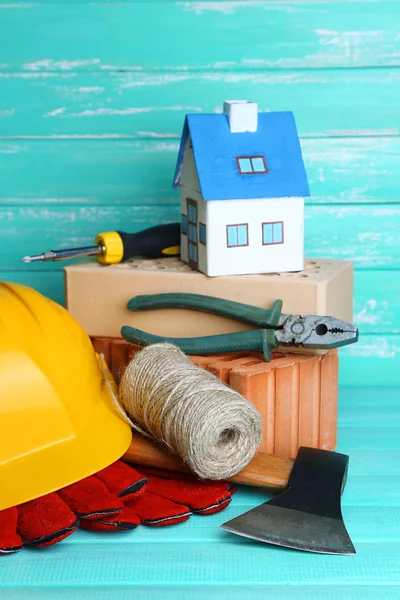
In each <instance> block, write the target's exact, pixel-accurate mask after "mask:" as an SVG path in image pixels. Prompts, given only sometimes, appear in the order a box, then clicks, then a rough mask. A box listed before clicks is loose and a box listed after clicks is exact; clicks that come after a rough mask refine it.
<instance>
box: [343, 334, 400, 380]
mask: <svg viewBox="0 0 400 600" xmlns="http://www.w3.org/2000/svg"><path fill="white" fill-rule="evenodd" d="M339 383H340V384H341V385H344V386H360V385H362V386H364V385H379V386H380V387H383V388H384V387H390V386H398V385H400V336H399V335H361V336H360V339H359V340H358V342H357V343H356V344H352V345H351V346H346V347H345V348H341V349H340V354H339Z"/></svg>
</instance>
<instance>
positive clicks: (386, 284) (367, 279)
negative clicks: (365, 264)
mask: <svg viewBox="0 0 400 600" xmlns="http://www.w3.org/2000/svg"><path fill="white" fill-rule="evenodd" d="M399 279H400V274H399V273H397V272H392V271H390V270H383V271H369V270H366V271H356V272H355V274H354V323H355V324H356V325H357V326H358V327H359V328H360V330H361V331H362V332H363V333H364V334H365V333H388V334H391V335H392V334H398V333H400V294H399V285H400V284H399Z"/></svg>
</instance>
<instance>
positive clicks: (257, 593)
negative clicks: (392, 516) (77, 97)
mask: <svg viewBox="0 0 400 600" xmlns="http://www.w3.org/2000/svg"><path fill="white" fill-rule="evenodd" d="M74 1H78V0H74ZM88 551H90V548H89V549H88ZM226 590H227V587H224V591H226ZM0 591H2V589H1V587H0ZM27 593H29V600H87V598H88V595H90V594H92V595H93V596H94V597H96V598H99V599H101V600H132V597H133V596H134V597H135V600H187V599H188V598H190V599H191V600H204V598H207V600H221V598H223V596H221V586H220V585H218V584H215V585H201V586H198V585H197V584H196V583H187V582H185V583H182V584H180V585H169V584H168V583H164V582H163V583H158V584H157V585H156V586H153V585H146V584H139V585H132V586H131V585H118V588H117V589H116V587H115V586H114V585H112V584H105V585H104V584H97V585H96V584H92V585H91V586H90V588H89V587H88V586H85V585H84V584H82V585H73V586H70V587H69V588H68V589H65V587H58V586H57V584H54V585H51V586H46V587H33V586H29V592H27V588H25V587H20V586H18V585H13V587H12V588H7V591H6V592H3V591H2V594H3V598H4V600H25V599H26V597H27V596H26V594H27ZM399 594H400V587H399V586H398V585H396V583H394V584H393V585H384V586H382V585H379V586H378V585H369V586H367V585H362V584H357V585H354V584H349V585H346V583H340V584H336V585H329V584H327V585H296V584H293V583H290V585H275V584H273V585H261V586H260V585H256V586H254V585H250V586H249V584H247V583H246V584H243V583H235V585H234V586H230V587H229V598H230V600H265V598H270V597H273V598H274V599H276V600H310V599H312V600H349V598H351V599H352V600H376V599H377V597H378V595H379V600H398V598H399Z"/></svg>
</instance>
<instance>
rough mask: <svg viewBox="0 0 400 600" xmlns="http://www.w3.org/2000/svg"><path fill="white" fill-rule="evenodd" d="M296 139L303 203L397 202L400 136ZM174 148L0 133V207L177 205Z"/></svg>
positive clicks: (171, 144)
mask: <svg viewBox="0 0 400 600" xmlns="http://www.w3.org/2000/svg"><path fill="white" fill-rule="evenodd" d="M127 121H129V119H125V127H126V128H128V127H129V123H127ZM301 145H302V151H303V155H304V160H305V164H306V168H307V176H308V179H309V183H310V190H311V196H310V198H307V201H306V202H307V205H310V204H324V205H325V204H343V205H354V204H398V203H400V174H399V169H398V165H399V164H400V137H366V138H364V137H359V138H357V137H350V138H324V139H320V138H317V139H304V138H303V139H302V140H301ZM177 151H178V141H177V140H171V139H166V140H141V141H139V140H122V139H90V138H89V139H86V138H82V139H71V138H67V139H53V138H51V139H47V138H46V137H45V138H43V139H40V140H37V139H36V140H34V139H29V140H26V139H16V140H4V139H3V140H1V139H0V181H1V186H0V205H1V204H4V203H5V202H6V201H8V202H9V203H11V204H13V205H15V204H24V205H26V204H37V205H39V206H41V205H44V204H46V205H48V204H57V203H61V202H62V203H63V204H68V205H74V206H76V207H79V206H88V205H93V206H98V205H106V206H109V205H113V206H116V205H121V204H122V205H128V206H141V205H150V204H153V205H160V204H162V205H165V204H168V205H171V206H175V205H176V203H177V202H178V195H177V194H176V192H175V191H174V190H173V189H172V177H173V172H174V168H175V163H176V156H177ZM150 181H151V185H149V182H150Z"/></svg>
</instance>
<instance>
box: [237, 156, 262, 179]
mask: <svg viewBox="0 0 400 600" xmlns="http://www.w3.org/2000/svg"><path fill="white" fill-rule="evenodd" d="M236 163H237V166H238V169H239V173H240V174H241V175H256V174H257V173H268V169H267V165H266V162H265V158H264V157H263V156H238V157H237V158H236Z"/></svg>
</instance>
